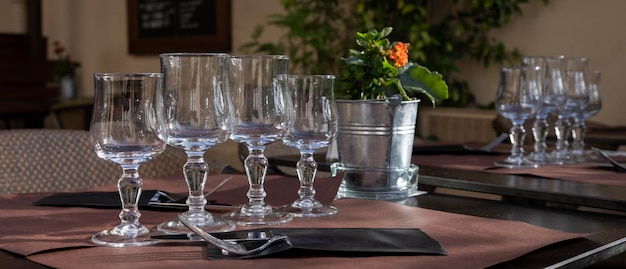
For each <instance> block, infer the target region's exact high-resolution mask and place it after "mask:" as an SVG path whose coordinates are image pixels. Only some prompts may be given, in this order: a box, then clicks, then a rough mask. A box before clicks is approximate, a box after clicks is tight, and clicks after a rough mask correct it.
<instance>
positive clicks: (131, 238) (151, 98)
mask: <svg viewBox="0 0 626 269" xmlns="http://www.w3.org/2000/svg"><path fill="white" fill-rule="evenodd" d="M94 82H95V83H94V84H95V97H94V107H93V114H92V118H91V125H90V136H91V141H92V143H93V147H94V150H95V152H96V154H97V155H98V157H100V158H102V159H105V160H109V161H112V162H114V163H117V164H119V165H120V166H121V167H122V170H123V173H122V176H121V178H120V179H119V181H118V183H117V186H118V190H119V194H120V200H121V202H122V211H121V213H120V214H119V218H120V220H121V223H120V224H119V225H117V226H115V227H113V228H112V229H110V230H105V231H102V232H99V233H97V234H95V235H93V236H92V237H91V240H92V242H94V243H96V244H99V245H105V246H113V247H126V246H142V245H150V244H155V243H158V240H154V239H151V237H150V236H152V235H157V234H162V233H160V232H158V231H152V230H150V229H148V228H146V227H145V226H144V225H142V224H141V223H140V222H139V218H140V217H141V214H140V213H139V209H138V207H137V202H138V201H139V197H140V196H141V189H142V186H143V181H142V179H141V177H140V176H139V165H141V164H142V163H144V162H146V161H148V160H150V159H151V158H153V157H155V156H157V155H158V154H160V153H161V152H162V151H163V150H164V149H165V143H164V142H163V141H161V140H160V139H159V137H158V135H157V131H156V128H157V124H156V119H155V109H156V108H157V106H158V105H157V104H156V103H155V101H156V100H155V99H156V94H157V92H158V91H159V89H160V87H161V86H162V74H160V73H97V74H95V75H94Z"/></svg>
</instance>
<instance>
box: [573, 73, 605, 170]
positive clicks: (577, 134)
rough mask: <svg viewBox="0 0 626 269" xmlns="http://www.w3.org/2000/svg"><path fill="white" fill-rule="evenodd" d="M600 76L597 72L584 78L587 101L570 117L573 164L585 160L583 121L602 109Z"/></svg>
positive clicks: (585, 129)
mask: <svg viewBox="0 0 626 269" xmlns="http://www.w3.org/2000/svg"><path fill="white" fill-rule="evenodd" d="M600 74H601V73H600V71H598V70H594V71H592V72H589V75H588V76H587V78H586V79H587V91H588V94H589V101H588V102H587V104H586V105H585V106H583V107H582V108H581V109H579V110H577V111H576V112H574V114H573V115H572V117H573V118H574V125H573V126H572V138H573V139H574V140H573V141H572V157H573V159H574V161H575V162H579V163H580V162H584V161H585V160H586V154H585V134H586V132H587V126H586V124H585V121H586V120H587V119H588V118H589V117H592V116H594V115H596V114H598V112H600V109H602V98H601V97H600V91H598V84H599V83H600Z"/></svg>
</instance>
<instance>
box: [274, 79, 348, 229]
mask: <svg viewBox="0 0 626 269" xmlns="http://www.w3.org/2000/svg"><path fill="white" fill-rule="evenodd" d="M280 79H286V80H287V84H288V86H289V90H290V91H291V100H292V102H293V107H294V124H293V126H292V127H291V128H290V129H289V133H288V134H287V136H286V137H285V138H284V139H283V143H284V144H285V145H288V146H292V147H295V148H297V149H298V150H299V151H300V160H299V161H298V163H297V165H296V166H297V173H298V179H299V180H300V189H299V190H298V195H299V196H300V198H299V199H297V200H296V201H294V202H293V203H291V204H288V205H284V206H282V207H280V208H279V210H280V211H283V212H288V213H291V214H293V215H294V216H295V217H319V216H327V215H332V214H335V213H337V208H335V207H333V206H328V205H323V204H322V203H320V202H319V201H317V200H316V199H315V198H314V196H315V189H314V188H313V183H314V181H315V174H316V173H317V162H315V159H314V158H313V153H314V152H315V151H316V150H318V149H320V148H323V147H326V146H328V144H329V143H330V142H331V141H332V140H333V139H334V138H335V136H336V135H337V109H336V107H335V98H334V94H333V85H334V83H335V76H333V75H289V76H287V75H285V76H281V77H280Z"/></svg>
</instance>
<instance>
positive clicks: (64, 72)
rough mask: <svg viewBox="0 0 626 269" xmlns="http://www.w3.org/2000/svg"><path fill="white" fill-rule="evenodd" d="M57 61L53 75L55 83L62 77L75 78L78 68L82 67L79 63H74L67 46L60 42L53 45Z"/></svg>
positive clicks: (53, 65)
mask: <svg viewBox="0 0 626 269" xmlns="http://www.w3.org/2000/svg"><path fill="white" fill-rule="evenodd" d="M52 46H53V51H54V54H55V55H56V60H54V62H53V64H52V74H53V75H54V79H55V81H59V80H61V78H62V77H65V76H70V77H74V75H75V72H76V68H78V67H79V66H80V64H79V63H76V62H72V61H71V59H70V54H69V53H67V52H66V49H65V46H63V44H61V42H59V41H54V42H53V43H52Z"/></svg>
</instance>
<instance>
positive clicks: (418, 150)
mask: <svg viewBox="0 0 626 269" xmlns="http://www.w3.org/2000/svg"><path fill="white" fill-rule="evenodd" d="M435 154H453V155H495V154H500V153H499V152H494V151H485V150H480V149H471V148H469V147H467V146H465V145H461V144H444V145H430V146H421V145H420V146H414V147H413V155H435Z"/></svg>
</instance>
